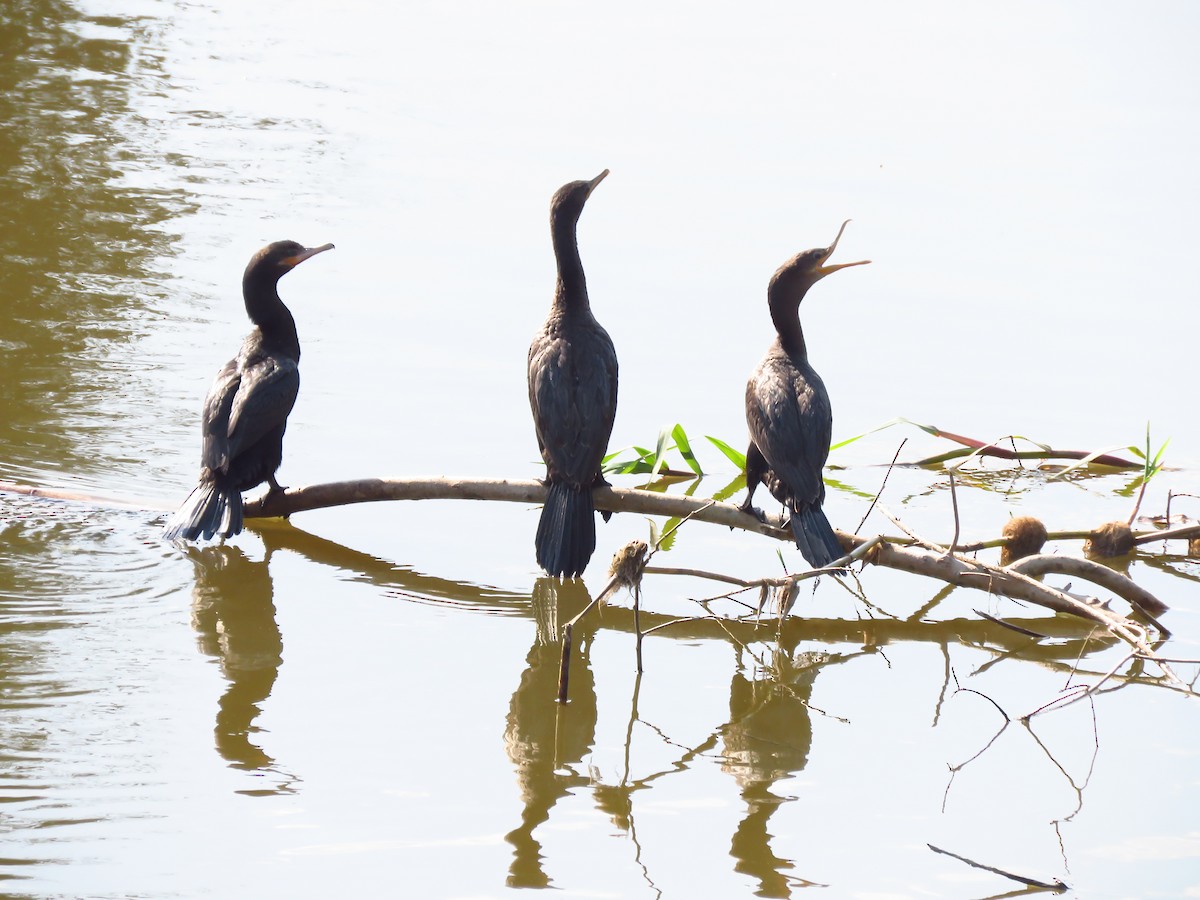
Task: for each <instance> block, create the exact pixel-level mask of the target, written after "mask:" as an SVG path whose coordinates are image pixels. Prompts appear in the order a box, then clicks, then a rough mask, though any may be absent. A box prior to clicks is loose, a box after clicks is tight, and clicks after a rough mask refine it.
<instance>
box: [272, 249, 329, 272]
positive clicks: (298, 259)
mask: <svg viewBox="0 0 1200 900" xmlns="http://www.w3.org/2000/svg"><path fill="white" fill-rule="evenodd" d="M332 249H333V244H322V245H321V246H320V247H307V248H305V249H304V250H301V251H300V252H299V253H297V254H296V255H295V256H289V257H288V258H287V259H285V260H284V261H283V265H284V267H285V268H288V269H292V268H295V267H296V266H298V265H300V263H302V262H304V261H305V260H306V259H308V258H309V257H312V256H316V255H317V254H318V253H324V252H325V251H326V250H332Z"/></svg>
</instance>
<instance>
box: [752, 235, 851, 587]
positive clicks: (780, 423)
mask: <svg viewBox="0 0 1200 900" xmlns="http://www.w3.org/2000/svg"><path fill="white" fill-rule="evenodd" d="M847 224H848V222H843V223H842V227H841V228H840V229H839V230H838V233H837V237H836V238H834V239H833V243H832V244H831V245H830V246H829V247H828V248H825V249H816V250H806V251H804V252H803V253H798V254H796V255H795V256H793V257H792V258H791V259H789V260H788V261H787V262H785V263H784V264H783V265H782V266H780V267H779V270H778V271H777V272H776V273H775V274H774V275H773V276H772V277H771V283H770V284H769V285H768V287H767V302H768V305H769V306H770V308H771V321H773V322H774V323H775V330H776V331H777V332H778V337H777V338H776V339H775V342H774V343H773V344H771V346H770V348H769V349H768V350H767V355H766V356H765V357H763V360H762V362H760V363H759V364H758V368H757V369H755V370H754V374H752V375H751V376H750V380H749V381H748V382H747V384H746V424H747V425H749V427H750V448H749V449H748V450H747V451H746V489H747V493H746V501H745V502H744V503H743V504H742V509H743V510H744V511H746V512H751V513H754V512H756V511H755V509H754V507H753V506H752V505H751V500H752V498H753V497H754V489H755V488H756V487H757V486H758V484H759V482H761V483H763V484H764V485H766V486H767V490H768V491H770V492H771V494H772V496H774V497H775V499H777V500H778V501H779V502H780V503H782V504H783V505H784V506H786V507H787V509H788V513H789V515H790V520H791V526H792V534H793V535H794V536H795V538H796V546H797V547H799V548H800V552H801V553H802V554H803V555H804V558H805V559H806V560H807V561H808V564H809V565H811V566H813V567H814V568H820V567H822V566H827V565H829V564H830V563H831V562H833V561H834V560H835V559H838V558H840V557H841V556H842V555H843V553H842V547H841V544H839V543H838V539H837V535H835V534H834V532H833V528H832V527H831V526H830V524H829V520H828V519H826V518H825V513H824V512H823V511H822V510H821V504H822V503H823V502H824V501H825V482H824V481H823V480H822V479H821V469H822V467H823V466H824V465H825V460H826V458H827V457H828V456H829V439H830V436H831V434H832V432H833V411H832V409H831V408H830V405H829V392H828V391H827V390H825V384H824V382H822V381H821V377H820V376H819V375H818V374H817V373H816V372H815V371H813V367H812V366H811V365H809V363H808V350H807V348H806V346H805V343H804V332H803V330H801V328H800V301H801V300H803V299H804V295H805V293H806V292H807V291H808V289H809V288H810V287H812V286H813V285H814V284H816V283H817V282H818V281H820V280H821V279H822V278H824V277H825V276H826V275H828V274H829V273H830V272H836V271H837V270H838V269H844V268H846V267H848V266H861V265H865V264H866V263H868V262H870V260H861V261H859V262H851V263H839V264H837V265H827V264H826V261H827V260H828V259H829V257H830V256H832V255H833V251H834V250H835V249H836V248H837V244H838V241H839V240H841V237H842V232H843V231H845V230H846V225H847Z"/></svg>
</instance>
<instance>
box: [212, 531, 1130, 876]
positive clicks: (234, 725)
mask: <svg viewBox="0 0 1200 900" xmlns="http://www.w3.org/2000/svg"><path fill="white" fill-rule="evenodd" d="M253 527H254V529H255V530H256V531H259V532H260V533H261V534H262V535H263V537H264V540H267V541H268V545H269V546H270V547H274V548H276V549H278V548H284V547H286V548H288V549H290V550H293V551H295V552H297V553H300V554H302V555H304V556H306V557H307V558H309V559H310V560H312V561H313V562H316V563H318V564H322V565H328V566H332V567H334V568H336V569H338V570H339V571H341V572H350V573H353V574H354V576H355V578H356V579H358V580H362V581H364V582H367V583H370V584H373V585H376V586H377V587H379V588H381V589H383V590H384V591H386V592H387V593H389V594H392V595H395V596H398V597H402V598H404V599H406V600H410V601H413V602H420V603H438V604H443V605H448V606H452V607H455V608H458V609H463V610H475V611H480V612H487V613H496V612H504V613H509V614H511V613H518V614H520V615H521V616H524V617H527V618H532V619H533V620H534V622H535V625H536V627H535V629H534V636H533V643H532V645H531V647H530V649H529V651H528V653H527V654H526V667H525V669H524V671H523V672H522V674H521V678H520V681H519V683H518V685H517V687H516V689H515V690H514V692H513V695H512V699H511V701H510V703H509V707H508V711H507V714H506V715H505V720H504V745H505V750H506V753H507V755H508V757H509V759H510V761H511V762H512V764H513V766H514V769H515V772H516V778H517V784H518V788H519V791H520V797H521V804H522V806H521V811H520V824H519V825H518V826H517V827H516V828H514V829H513V830H512V831H510V832H509V833H508V834H507V835H506V836H505V840H507V841H508V843H509V844H510V845H511V846H512V849H513V855H512V861H511V863H510V866H509V871H508V876H507V884H508V886H510V887H548V886H550V885H551V884H552V880H551V878H550V876H549V875H548V873H547V871H546V865H545V862H546V858H545V855H544V853H543V848H542V844H541V842H540V841H539V840H538V838H537V836H536V833H537V829H538V828H539V827H540V826H542V825H544V824H545V823H547V822H548V821H549V820H550V818H551V815H552V813H553V810H554V808H555V806H556V805H557V804H558V803H559V801H560V800H561V799H563V798H564V797H567V796H569V795H572V794H578V792H579V791H580V790H581V789H589V788H590V790H591V792H592V796H593V802H594V804H595V806H596V808H597V810H599V811H600V812H602V813H604V814H605V815H606V816H607V817H609V818H610V819H611V821H612V822H613V823H614V824H615V825H617V826H618V827H619V828H621V829H622V830H623V831H625V832H626V833H628V834H629V836H630V839H631V841H632V843H633V845H634V847H635V849H636V862H637V864H638V865H639V866H641V869H642V872H643V877H644V879H645V881H646V882H647V884H648V885H649V886H650V887H651V889H652V890H655V891H657V888H656V887H655V885H654V881H653V878H652V876H651V873H650V872H649V870H648V868H647V864H646V863H645V862H644V861H643V852H642V845H641V843H640V840H639V837H638V834H637V828H636V804H635V794H637V793H638V792H639V791H643V790H645V789H646V788H649V787H651V786H652V783H653V782H654V781H656V780H658V779H660V778H666V777H669V776H673V775H679V774H684V773H686V772H687V771H689V769H691V768H692V767H694V765H695V764H696V762H697V761H699V760H700V759H701V758H704V757H707V758H709V759H711V758H712V757H713V756H714V755H715V756H717V758H719V759H720V761H721V767H722V769H723V770H724V771H725V772H727V773H728V774H729V775H731V776H732V778H733V779H734V781H735V782H736V784H737V786H738V791H739V795H740V797H741V799H742V801H743V803H744V804H745V813H744V815H743V816H742V817H741V821H740V822H739V824H738V826H737V828H736V830H735V831H734V833H733V834H732V836H731V839H730V855H731V857H732V859H733V868H734V870H735V871H737V872H739V873H742V874H744V875H746V876H749V877H751V878H753V879H754V880H755V881H756V882H757V890H756V893H757V894H758V895H759V896H767V897H790V896H791V895H792V893H793V891H794V890H796V889H798V888H801V887H805V886H810V885H814V884H816V882H812V881H808V880H805V879H804V878H802V877H798V876H797V875H795V874H794V873H793V870H794V869H795V867H796V865H797V862H796V860H793V859H789V858H787V857H786V856H784V855H781V854H779V853H777V852H776V848H774V847H773V846H772V840H773V835H772V833H771V830H770V822H771V818H772V816H773V815H774V814H775V812H776V810H778V809H779V808H780V807H781V806H783V805H784V804H785V803H788V802H793V801H795V800H796V799H797V798H796V797H792V796H789V795H788V794H787V793H786V791H783V790H780V789H779V785H780V783H782V782H786V781H787V780H788V779H790V778H792V777H793V776H795V774H796V773H798V772H800V771H802V770H803V769H804V767H805V766H806V765H807V762H808V758H809V753H810V750H811V746H812V739H813V729H812V721H811V716H812V713H813V711H814V709H815V707H812V706H811V705H810V699H811V697H812V692H813V685H814V681H815V678H816V676H817V673H818V672H820V671H821V670H822V669H825V668H827V667H829V666H833V665H838V664H840V663H843V662H846V661H848V660H851V659H854V658H856V657H858V656H861V655H862V654H866V653H875V652H879V651H880V649H881V648H882V647H883V646H885V645H886V644H888V643H892V642H901V641H903V642H921V643H928V644H933V645H936V646H939V647H940V648H941V649H942V652H943V654H944V655H945V656H946V657H947V659H949V652H950V648H952V647H954V646H967V647H972V648H975V649H978V650H982V651H984V652H987V653H990V654H991V655H992V657H993V661H992V663H990V664H993V665H994V664H1001V663H1003V662H1004V661H1005V660H1007V659H1011V658H1019V659H1020V660H1021V661H1022V662H1024V663H1025V664H1028V663H1030V662H1034V663H1036V664H1040V665H1043V666H1047V667H1049V668H1060V667H1066V668H1078V666H1079V661H1080V660H1081V659H1085V658H1087V657H1088V656H1091V655H1093V654H1096V653H1100V652H1102V651H1103V650H1104V649H1106V648H1107V647H1110V646H1112V644H1113V643H1114V641H1115V638H1111V637H1109V636H1103V635H1097V634H1092V633H1091V631H1090V626H1089V625H1088V624H1087V623H1083V622H1079V621H1075V620H1072V619H1070V618H1069V617H1065V616H1049V617H1040V618H1033V619H1022V620H1021V624H1022V625H1024V626H1026V627H1027V628H1028V629H1029V630H1030V631H1034V632H1037V633H1039V634H1041V635H1044V636H1045V638H1044V639H1042V640H1038V639H1035V638H1031V637H1030V636H1029V635H1027V634H1021V633H1019V632H1016V631H1013V630H1011V629H1009V628H1005V627H1003V626H1001V625H998V624H996V623H994V622H990V621H987V620H985V619H980V618H955V619H946V620H942V621H925V620H923V619H922V618H921V617H920V616H919V615H918V616H916V617H914V618H912V619H907V620H901V619H893V618H877V619H872V618H866V619H818V618H800V617H790V618H788V619H786V620H784V621H783V622H782V623H781V622H779V621H778V620H776V619H766V620H763V621H762V622H761V623H760V622H757V621H754V620H749V619H744V620H734V619H721V620H719V621H718V620H717V619H715V618H687V619H679V618H678V617H675V616H667V615H663V614H661V613H656V612H654V611H650V610H646V609H644V608H643V610H642V611H641V614H640V618H641V628H642V630H643V631H648V630H651V629H654V637H655V639H656V640H662V639H664V638H665V639H673V640H677V641H710V640H711V641H720V642H722V643H726V644H729V645H732V646H733V647H734V648H735V651H736V653H737V655H738V664H737V665H736V666H735V667H734V672H733V674H732V677H731V680H730V685H729V715H728V719H727V720H726V721H724V722H715V723H713V724H712V727H711V731H710V733H709V737H708V738H707V739H705V740H703V741H701V742H700V743H699V744H698V745H697V746H687V745H685V744H683V743H681V742H676V741H675V740H674V739H673V738H672V737H671V736H670V735H669V734H665V733H663V732H662V731H661V730H659V729H657V728H656V727H655V726H653V725H649V724H648V723H646V722H644V721H643V720H641V719H640V717H639V714H638V708H637V704H638V691H639V687H640V684H641V679H640V678H639V679H637V680H636V681H635V682H634V687H633V696H632V698H631V712H630V719H629V724H628V728H627V731H626V747H625V772H624V775H623V776H622V778H621V780H620V783H619V784H615V785H613V784H605V783H604V782H603V780H602V779H601V777H600V775H599V774H598V773H597V772H595V771H588V770H587V768H586V764H585V760H586V759H587V757H588V755H589V754H590V753H591V752H592V750H593V747H594V744H595V741H596V728H597V718H598V713H597V697H596V676H595V674H594V672H593V670H592V667H591V662H590V650H591V647H592V644H593V641H594V638H595V635H596V632H597V629H598V628H599V627H601V623H603V627H604V628H605V629H606V630H608V631H612V632H625V633H628V634H632V633H634V631H635V625H634V615H633V610H632V609H631V608H628V607H622V606H617V605H609V606H606V608H605V612H604V615H603V617H601V616H598V615H588V616H585V617H583V619H581V620H580V622H579V623H578V624H577V625H576V626H575V632H574V633H575V635H576V647H577V651H576V653H577V655H575V656H574V659H573V661H572V666H571V702H570V703H569V704H568V705H566V706H562V705H560V704H558V703H557V702H556V696H557V687H558V677H559V663H560V650H561V643H560V626H561V624H562V623H564V622H566V621H567V620H569V619H570V618H571V617H573V616H574V615H575V614H576V613H577V612H579V611H580V610H582V609H583V608H584V607H585V606H586V605H587V604H588V602H589V600H590V598H589V596H588V593H587V590H586V588H585V587H584V585H583V584H582V583H581V582H568V583H562V582H558V581H556V580H554V579H549V578H543V579H540V580H538V581H537V582H536V583H535V584H534V587H533V591H532V594H531V595H526V594H522V593H515V592H508V591H504V590H502V589H498V588H492V587H487V586H481V585H476V584H471V583H467V582H458V581H454V580H451V579H443V578H438V577H436V576H431V575H425V574H422V573H419V572H416V571H413V570H412V569H410V568H407V567H404V566H398V565H397V564H395V563H393V562H389V561H387V560H383V559H380V558H378V557H374V556H371V555H369V554H366V553H362V552H360V551H356V550H352V549H349V548H346V547H343V546H341V545H339V544H336V543H334V542H332V541H328V540H325V539H323V538H319V537H316V536H314V535H312V534H308V533H306V532H303V531H300V530H299V529H297V528H295V527H293V526H291V525H287V524H276V523H271V524H266V523H255V524H254V525H253ZM225 550H226V553H227V554H228V555H227V557H226V558H225V561H224V563H223V565H222V566H210V567H206V574H205V575H204V576H203V577H204V579H207V581H208V583H209V585H210V586H211V589H212V590H213V591H215V596H214V597H213V598H212V600H211V602H207V601H206V602H201V599H200V598H201V597H202V596H205V584H204V583H203V582H202V580H201V576H200V574H199V571H200V570H199V567H198V577H197V598H198V599H197V610H198V613H197V621H198V623H199V622H200V620H201V618H202V616H201V614H200V611H201V610H207V609H208V606H212V607H213V609H214V610H215V612H214V613H213V614H212V615H214V616H215V617H217V618H219V619H220V621H221V622H223V624H221V625H220V627H219V628H218V627H217V626H216V625H211V626H208V627H204V626H202V625H200V624H198V625H197V627H198V630H201V632H202V634H207V635H208V636H209V646H210V647H212V648H216V649H210V650H209V652H214V653H218V654H219V655H220V656H221V658H222V660H223V664H224V666H225V669H226V673H227V675H228V676H229V677H230V678H231V680H234V681H235V682H237V683H238V685H239V686H238V689H237V690H235V687H234V686H231V689H230V691H229V692H228V694H227V698H229V700H230V702H229V703H228V706H229V707H230V708H231V709H230V710H229V711H228V712H227V711H226V704H225V703H224V701H223V705H222V716H219V719H218V722H219V725H218V730H219V731H221V730H222V729H223V728H224V729H225V731H226V736H225V738H224V740H225V741H226V743H224V744H223V745H222V747H223V749H222V752H223V754H224V753H229V754H230V756H229V757H227V758H231V759H241V760H247V759H249V758H250V752H251V751H250V750H249V749H248V748H249V747H252V746H253V745H252V744H251V743H250V741H249V733H250V732H251V731H252V728H251V727H250V723H251V722H252V721H253V718H254V716H255V715H257V706H256V705H255V704H257V703H261V700H262V699H263V698H265V696H266V694H268V693H269V691H270V683H271V682H272V681H273V679H274V672H275V671H276V670H277V668H278V659H279V654H280V649H281V647H282V641H281V639H280V638H279V637H278V631H277V629H276V630H275V631H274V637H273V638H272V637H269V636H268V635H269V632H270V631H271V628H270V627H269V626H267V625H266V623H267V622H268V621H269V622H270V623H271V625H272V626H273V623H274V618H273V608H272V607H271V605H270V579H269V576H268V575H267V573H266V562H265V561H264V562H263V563H258V564H255V563H251V562H249V561H248V560H246V559H245V558H244V557H242V556H241V554H240V553H238V552H237V551H233V552H232V553H230V548H225ZM268 557H269V553H268ZM255 566H258V567H260V568H259V569H258V570H257V571H255ZM239 569H240V570H242V571H241V572H240V574H238V573H237V571H236V570H239ZM248 585H249V587H248ZM255 585H257V586H255ZM643 590H644V588H643ZM247 593H249V594H251V595H253V594H255V593H257V594H258V599H257V601H252V602H257V603H258V606H259V610H260V613H265V618H264V617H259V618H257V619H255V618H254V617H253V616H252V615H251V614H249V613H243V612H237V613H235V612H233V611H231V610H229V608H228V605H229V604H231V603H232V602H234V601H235V600H236V602H240V603H245V602H246V594H247ZM947 594H948V592H941V593H939V594H938V596H937V597H936V598H935V601H934V602H933V603H931V605H930V606H931V607H932V606H933V605H936V603H937V602H941V601H944V599H945V597H946V596H947ZM239 597H240V598H241V599H240V600H238V599H237V598H239ZM217 618H214V621H217ZM226 619H228V621H226ZM252 621H257V623H258V628H257V629H256V628H255V626H253V625H252V624H251V622H252ZM231 624H232V627H233V628H235V629H238V628H240V627H245V628H246V630H247V634H248V635H249V634H257V636H256V637H249V636H248V637H247V638H246V643H245V644H242V643H241V642H235V641H233V640H230V639H229V638H228V637H227V636H226V635H224V634H223V633H222V629H228V628H229V627H230V626H231ZM254 642H257V643H254ZM801 645H803V648H804V649H803V650H801V649H800V648H801ZM822 647H825V648H835V647H839V648H841V649H840V650H833V649H829V650H820V649H816V648H822ZM249 648H253V649H249ZM631 652H632V651H631ZM269 659H274V660H275V662H274V664H273V665H274V668H273V669H272V668H271V663H269V662H268V660H269ZM749 659H752V662H750V661H748V660H749ZM631 664H632V661H631ZM256 665H265V667H266V668H265V669H263V668H260V669H258V670H257V671H255V666H256ZM267 670H270V671H267ZM254 679H258V680H257V681H255V680H254ZM242 684H244V686H245V687H244V689H242V688H241V687H240V685H242ZM255 685H256V686H255ZM945 687H946V686H945V685H943V686H942V693H943V694H944V692H945ZM234 698H236V701H235V699H234ZM941 699H942V698H941V697H939V698H938V705H939V708H940V701H941ZM239 704H240V712H236V710H238V707H239ZM222 723H224V724H222ZM638 723H641V724H642V725H643V726H644V727H645V728H648V729H649V730H650V731H652V732H654V733H656V734H657V735H658V736H659V738H661V739H663V740H664V741H665V742H666V743H667V744H668V745H670V746H675V747H680V748H682V752H681V753H680V754H678V757H677V758H676V759H674V760H673V761H671V762H670V763H669V764H668V765H666V766H661V767H659V768H660V770H659V771H655V772H650V773H647V774H637V775H635V774H633V773H634V771H635V770H636V769H637V761H638V760H639V759H640V758H643V757H642V756H641V755H639V754H637V753H636V748H634V747H633V744H634V741H635V737H636V734H641V733H644V732H641V731H638V732H635V725H636V724H638ZM239 729H241V730H240V731H239ZM237 734H241V735H242V737H241V738H239V740H240V741H241V743H240V744H239V743H237V741H235V740H234V737H235V735H237ZM235 747H240V748H241V749H240V750H235V749H231V748H235ZM255 750H256V751H257V752H259V753H261V751H260V750H257V748H255ZM263 758H265V759H267V760H268V764H269V758H267V757H265V754H264V755H263Z"/></svg>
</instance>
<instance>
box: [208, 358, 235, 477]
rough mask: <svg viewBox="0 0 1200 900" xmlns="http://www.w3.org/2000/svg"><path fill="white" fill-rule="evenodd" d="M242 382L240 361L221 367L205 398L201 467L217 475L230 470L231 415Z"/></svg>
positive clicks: (230, 362) (233, 361)
mask: <svg viewBox="0 0 1200 900" xmlns="http://www.w3.org/2000/svg"><path fill="white" fill-rule="evenodd" d="M241 382H242V373H241V371H240V370H239V369H238V364H237V360H236V359H231V360H230V361H229V362H227V363H225V365H224V366H222V367H221V371H219V372H218V373H217V377H216V378H214V379H213V383H212V386H211V387H210V388H209V389H208V395H207V396H206V397H205V398H204V411H203V413H202V416H201V421H200V434H201V438H200V464H201V465H202V466H204V467H205V468H206V469H210V470H211V471H213V472H226V471H228V470H229V459H230V453H229V411H230V410H231V409H232V408H233V400H234V397H235V396H237V392H238V386H239V385H240V384H241Z"/></svg>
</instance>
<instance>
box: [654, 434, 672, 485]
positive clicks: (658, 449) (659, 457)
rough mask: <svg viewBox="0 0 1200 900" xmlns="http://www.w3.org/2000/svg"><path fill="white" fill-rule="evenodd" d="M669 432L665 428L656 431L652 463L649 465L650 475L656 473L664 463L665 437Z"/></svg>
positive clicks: (665, 454) (665, 453) (665, 451)
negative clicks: (656, 440) (656, 439)
mask: <svg viewBox="0 0 1200 900" xmlns="http://www.w3.org/2000/svg"><path fill="white" fill-rule="evenodd" d="M670 433H671V432H670V430H669V429H667V428H664V429H663V430H662V431H660V432H659V433H658V443H657V444H656V445H655V447H654V463H653V464H652V465H651V466H650V474H651V475H657V474H658V472H659V470H660V469H662V468H663V466H665V465H666V462H667V460H666V456H667V437H668V436H669V435H670Z"/></svg>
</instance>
